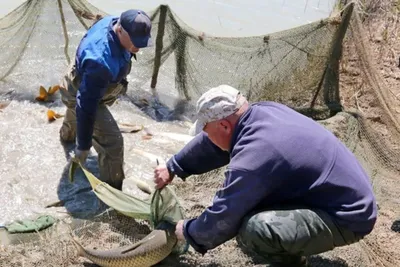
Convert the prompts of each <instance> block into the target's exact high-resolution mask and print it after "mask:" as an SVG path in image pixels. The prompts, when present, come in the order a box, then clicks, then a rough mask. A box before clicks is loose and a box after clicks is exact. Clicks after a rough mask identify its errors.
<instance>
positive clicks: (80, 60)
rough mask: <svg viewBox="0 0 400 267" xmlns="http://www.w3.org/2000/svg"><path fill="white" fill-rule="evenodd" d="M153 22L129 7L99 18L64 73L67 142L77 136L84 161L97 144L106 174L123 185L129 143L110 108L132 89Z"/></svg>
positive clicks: (64, 138)
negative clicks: (134, 70)
mask: <svg viewBox="0 0 400 267" xmlns="http://www.w3.org/2000/svg"><path fill="white" fill-rule="evenodd" d="M151 26H152V25H151V21H150V18H149V17H148V15H147V14H146V13H145V12H143V11H141V10H133V9H131V10H127V11H125V12H123V13H122V14H121V16H120V17H118V16H106V17H104V18H102V19H100V20H99V21H97V22H96V23H95V24H94V25H92V27H91V28H90V29H89V30H88V31H87V33H86V34H85V36H84V37H83V38H82V40H81V42H80V44H79V47H78V49H77V51H76V55H75V61H73V63H72V66H71V67H70V68H69V71H68V72H67V74H66V75H65V77H63V81H62V83H61V84H62V86H61V89H60V91H61V94H62V101H63V103H64V104H65V105H66V106H67V111H66V115H65V119H64V122H63V125H62V127H61V129H60V138H61V140H62V141H74V140H76V145H77V146H76V149H75V157H76V158H77V159H78V160H80V161H81V163H84V162H85V161H86V158H87V156H88V153H89V150H90V148H91V147H92V144H93V147H94V148H95V149H96V151H97V153H98V162H99V169H100V179H101V180H102V181H104V182H107V183H109V184H110V185H111V186H113V187H115V188H117V189H122V183H123V179H124V178H125V175H124V170H123V161H124V143H123V138H122V134H121V132H120V130H119V128H118V125H117V123H116V121H115V120H114V118H113V116H112V114H111V113H110V111H109V110H108V108H107V107H106V106H107V105H111V104H113V103H114V102H115V100H116V98H117V97H118V95H120V94H121V93H124V92H126V89H127V80H126V76H127V75H128V74H129V73H130V70H131V57H132V56H133V57H134V58H135V59H136V55H135V54H136V53H137V52H138V51H139V49H140V48H145V47H148V46H149V45H150V44H151V35H150V32H151ZM92 142H93V143H92Z"/></svg>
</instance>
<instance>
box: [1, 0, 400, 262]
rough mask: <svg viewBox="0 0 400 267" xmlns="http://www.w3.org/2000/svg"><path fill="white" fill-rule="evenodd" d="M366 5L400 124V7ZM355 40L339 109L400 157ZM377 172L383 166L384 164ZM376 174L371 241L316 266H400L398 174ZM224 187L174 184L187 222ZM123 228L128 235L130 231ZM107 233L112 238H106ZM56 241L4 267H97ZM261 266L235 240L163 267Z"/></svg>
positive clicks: (12, 250)
mask: <svg viewBox="0 0 400 267" xmlns="http://www.w3.org/2000/svg"><path fill="white" fill-rule="evenodd" d="M362 2H363V3H364V4H363V6H362V9H363V11H364V14H366V16H365V17H364V21H363V27H364V29H365V30H366V32H365V38H366V40H367V42H368V44H369V46H370V48H371V53H370V54H368V56H369V57H370V59H371V61H372V63H373V65H372V66H371V67H372V68H373V69H374V70H375V71H376V73H377V74H378V75H379V76H380V78H381V79H382V82H383V84H382V85H384V88H386V89H387V91H386V92H387V97H390V101H391V102H390V103H391V106H390V108H391V110H392V111H394V113H393V114H394V116H395V117H396V118H397V119H398V120H399V119H400V69H399V67H398V64H399V56H400V45H399V42H398V40H399V37H398V36H399V33H400V30H399V27H398V25H399V10H400V5H399V3H398V1H375V2H370V1H362ZM353 37H354V36H352V35H351V34H350V33H349V34H348V35H347V38H346V40H345V43H344V51H343V58H342V62H341V64H340V92H341V98H342V104H343V106H344V107H345V108H346V109H353V110H357V111H358V112H360V113H362V114H363V115H364V116H365V117H366V118H367V121H368V123H369V124H368V125H370V126H371V127H372V128H373V129H374V131H375V132H376V134H377V136H378V137H379V139H380V140H386V144H388V148H387V150H390V151H392V152H393V153H394V155H396V153H397V152H398V149H399V143H400V139H398V137H399V136H398V135H397V134H398V133H397V134H396V131H395V130H393V127H391V126H390V121H389V120H388V119H387V116H385V110H384V109H383V108H382V107H381V105H380V104H379V100H378V99H377V96H376V95H375V94H374V91H373V90H372V88H371V86H369V85H368V82H367V80H366V78H365V75H364V74H363V71H362V69H361V66H360V58H359V54H358V52H357V50H356V46H355V44H356V43H355V42H357V40H354V38H353ZM351 120H352V118H349V117H347V116H345V115H343V114H338V115H337V116H335V117H334V118H331V119H329V120H327V121H324V122H322V123H323V124H324V125H325V126H326V127H328V128H329V129H331V130H332V131H333V132H334V133H335V134H336V135H337V136H338V137H339V138H345V134H344V133H345V132H346V129H348V125H349V123H350V122H351ZM399 121H400V120H399ZM371 153H372V152H371ZM393 153H392V154H393ZM385 159H386V161H387V160H388V159H387V158H385ZM377 162H378V161H377ZM376 164H377V165H378V166H380V164H382V166H384V162H383V163H379V162H378V163H376ZM378 173H379V175H377V176H376V177H374V180H373V184H374V188H375V189H376V194H377V198H378V205H379V208H380V210H379V217H378V222H377V225H376V227H375V230H374V231H373V233H372V234H371V235H369V236H367V237H366V238H365V239H364V240H362V241H360V242H359V243H357V244H353V245H350V246H347V247H342V248H337V249H335V250H333V251H329V252H326V253H323V254H320V255H315V256H312V257H310V262H311V266H337V267H345V266H352V267H356V266H357V267H375V266H400V250H399V247H400V208H398V206H399V204H400V203H399V201H398V200H397V197H398V196H399V192H400V183H398V179H399V173H398V172H396V171H393V169H390V168H388V169H387V170H380V171H379V172H378ZM222 179H223V176H222V175H221V173H219V174H218V173H216V174H213V175H207V176H203V177H192V178H190V179H188V180H187V181H186V182H182V181H180V180H179V179H176V181H175V182H174V185H175V186H176V189H177V194H178V196H179V197H180V199H181V200H182V203H183V206H184V207H185V210H186V213H187V216H188V217H191V216H196V215H198V214H200V213H201V211H202V210H203V209H204V208H206V207H207V206H208V205H209V204H210V203H211V201H212V198H213V195H214V193H215V191H216V189H217V188H218V186H219V185H220V184H221V183H222ZM120 226H125V227H126V224H122V225H120ZM142 229H144V228H142ZM146 231H148V229H147V230H146V229H145V230H143V231H142V232H141V233H142V234H143V233H146ZM104 233H109V232H107V231H104ZM57 234H59V233H58V232H57V231H56V230H53V231H47V232H44V233H41V235H40V238H41V239H42V241H39V242H36V243H34V244H32V243H23V244H19V245H13V246H7V247H4V246H3V247H1V248H0V266H2V267H3V266H4V267H5V266H86V267H88V266H93V265H92V264H90V262H89V261H86V260H85V259H83V258H77V257H76V254H75V250H74V248H73V246H72V244H71V243H70V242H69V241H68V238H67V237H65V236H63V237H62V239H61V238H54V237H53V238H51V237H50V236H51V235H57ZM40 238H39V239H40ZM100 239H101V238H97V239H96V246H101V243H102V242H100V241H99V240H100ZM101 240H103V239H101ZM104 240H110V237H109V236H107V235H105V236H104ZM89 241H90V240H88V242H89ZM261 264H262V262H260V261H259V259H256V258H251V257H249V256H247V255H246V254H244V253H243V252H242V251H241V250H240V249H239V248H238V247H237V244H236V241H235V240H230V241H228V242H226V243H225V244H224V245H221V246H220V247H218V248H216V249H214V250H212V251H210V252H209V253H207V254H206V255H204V256H201V255H199V254H197V253H195V252H194V251H193V250H191V249H190V250H189V252H188V253H187V254H185V255H181V256H176V255H171V256H169V257H168V258H167V259H166V260H164V261H163V262H161V263H160V264H159V265H158V266H261Z"/></svg>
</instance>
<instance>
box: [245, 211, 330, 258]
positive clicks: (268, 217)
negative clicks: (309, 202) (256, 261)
mask: <svg viewBox="0 0 400 267" xmlns="http://www.w3.org/2000/svg"><path fill="white" fill-rule="evenodd" d="M238 242H239V243H240V244H241V245H242V246H243V247H244V248H246V249H250V250H252V251H254V252H255V253H257V254H261V255H268V254H286V255H313V254H318V253H321V252H324V251H328V250H331V249H333V248H334V247H335V242H334V237H333V235H332V232H331V229H330V228H329V227H328V225H327V224H326V223H325V222H324V220H323V219H321V218H320V217H319V215H318V214H317V213H316V212H314V211H312V210H308V209H294V210H285V209H282V210H276V211H264V212H260V213H257V214H254V215H252V216H250V217H248V218H246V219H245V220H244V221H243V224H242V226H241V229H240V231H239V234H238Z"/></svg>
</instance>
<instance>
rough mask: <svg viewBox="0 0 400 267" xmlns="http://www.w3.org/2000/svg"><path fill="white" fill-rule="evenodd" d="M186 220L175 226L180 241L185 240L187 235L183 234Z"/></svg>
mask: <svg viewBox="0 0 400 267" xmlns="http://www.w3.org/2000/svg"><path fill="white" fill-rule="evenodd" d="M183 224H184V220H180V221H178V223H177V224H176V227H175V235H176V237H177V238H178V240H179V241H185V235H184V234H183Z"/></svg>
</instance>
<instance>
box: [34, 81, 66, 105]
mask: <svg viewBox="0 0 400 267" xmlns="http://www.w3.org/2000/svg"><path fill="white" fill-rule="evenodd" d="M59 89H60V86H59V85H54V86H50V87H49V89H48V90H46V89H45V88H44V87H43V86H40V87H39V96H37V97H36V98H35V99H36V101H39V102H47V101H50V100H49V99H50V97H51V96H52V95H54V94H55V93H56V92H57V91H58V90H59Z"/></svg>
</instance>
